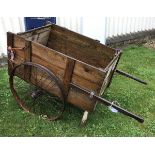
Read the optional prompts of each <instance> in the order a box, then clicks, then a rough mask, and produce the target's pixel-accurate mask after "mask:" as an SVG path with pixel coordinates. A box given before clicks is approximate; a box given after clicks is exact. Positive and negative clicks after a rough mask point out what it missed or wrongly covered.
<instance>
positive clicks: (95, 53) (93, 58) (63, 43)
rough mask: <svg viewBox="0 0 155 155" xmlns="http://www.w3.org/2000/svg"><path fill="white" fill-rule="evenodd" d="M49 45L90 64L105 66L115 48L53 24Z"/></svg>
mask: <svg viewBox="0 0 155 155" xmlns="http://www.w3.org/2000/svg"><path fill="white" fill-rule="evenodd" d="M47 46H48V47H50V48H52V49H55V50H57V51H59V52H62V53H64V54H66V55H68V56H71V57H73V58H75V59H78V60H81V61H83V62H86V63H88V64H90V65H93V66H96V67H101V68H105V67H106V65H107V64H108V63H109V62H110V61H111V60H112V58H113V56H114V53H115V50H113V49H111V48H108V47H106V46H104V45H102V44H100V43H98V42H96V41H95V40H93V39H90V38H87V37H85V36H82V35H80V34H77V33H75V32H72V31H69V30H67V29H64V28H60V27H58V26H56V25H53V26H52V28H51V34H50V37H49V40H48V43H47Z"/></svg>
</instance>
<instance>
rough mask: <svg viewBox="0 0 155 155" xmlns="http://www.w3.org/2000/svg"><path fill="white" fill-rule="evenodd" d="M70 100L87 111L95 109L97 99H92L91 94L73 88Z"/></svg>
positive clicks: (69, 95) (70, 92) (69, 96)
mask: <svg viewBox="0 0 155 155" xmlns="http://www.w3.org/2000/svg"><path fill="white" fill-rule="evenodd" d="M67 100H68V102H69V103H71V104H72V105H74V106H76V107H78V108H80V109H82V110H87V111H93V108H94V106H95V101H94V100H92V99H90V98H89V96H87V95H85V94H83V93H81V92H79V91H77V90H75V89H74V88H71V89H70V91H69V94H68V99H67Z"/></svg>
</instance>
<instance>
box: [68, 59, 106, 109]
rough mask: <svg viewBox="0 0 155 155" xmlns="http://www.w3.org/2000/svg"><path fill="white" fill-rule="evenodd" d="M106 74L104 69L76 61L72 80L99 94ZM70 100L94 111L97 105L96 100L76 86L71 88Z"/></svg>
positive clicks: (76, 104)
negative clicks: (78, 89)
mask: <svg viewBox="0 0 155 155" xmlns="http://www.w3.org/2000/svg"><path fill="white" fill-rule="evenodd" d="M104 76H105V73H104V72H103V71H100V70H99V69H97V68H93V67H91V66H89V65H87V64H84V63H81V62H78V61H76V63H75V67H74V71H73V75H72V81H71V82H72V83H74V84H76V85H78V86H80V87H82V88H85V89H87V90H89V91H93V92H94V93H95V94H96V95H99V92H100V89H101V85H102V83H103V80H104ZM68 101H69V102H70V103H72V104H73V105H75V106H77V107H79V108H81V109H83V110H87V111H92V110H93V109H94V106H95V102H94V100H92V99H91V98H90V97H89V96H88V95H86V94H83V93H82V92H79V91H77V90H76V89H75V88H71V89H70V91H69V95H68Z"/></svg>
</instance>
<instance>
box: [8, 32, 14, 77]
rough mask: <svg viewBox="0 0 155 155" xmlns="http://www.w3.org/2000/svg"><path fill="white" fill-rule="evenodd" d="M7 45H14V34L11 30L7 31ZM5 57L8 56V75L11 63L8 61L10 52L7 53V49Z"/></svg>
mask: <svg viewBox="0 0 155 155" xmlns="http://www.w3.org/2000/svg"><path fill="white" fill-rule="evenodd" d="M8 46H11V47H13V46H14V34H13V33H11V32H7V47H8ZM7 57H8V74H9V75H10V73H11V71H12V69H13V68H12V67H13V66H12V64H11V62H10V58H11V57H10V54H9V51H7Z"/></svg>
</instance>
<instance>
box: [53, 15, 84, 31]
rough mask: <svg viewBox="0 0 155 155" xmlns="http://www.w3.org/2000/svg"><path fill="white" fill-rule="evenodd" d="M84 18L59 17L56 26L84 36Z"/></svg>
mask: <svg viewBox="0 0 155 155" xmlns="http://www.w3.org/2000/svg"><path fill="white" fill-rule="evenodd" d="M82 23H83V18H82V17H57V18H56V24H58V25H60V26H62V27H65V28H68V29H70V30H73V31H75V32H78V33H81V34H82V25H83V24H82Z"/></svg>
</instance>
